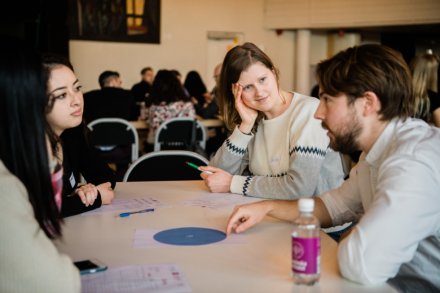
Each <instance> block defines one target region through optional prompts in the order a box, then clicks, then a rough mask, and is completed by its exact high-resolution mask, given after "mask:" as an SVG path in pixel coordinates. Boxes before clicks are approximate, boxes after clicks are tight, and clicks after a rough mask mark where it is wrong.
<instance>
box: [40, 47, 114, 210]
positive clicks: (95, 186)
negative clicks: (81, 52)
mask: <svg viewBox="0 0 440 293" xmlns="http://www.w3.org/2000/svg"><path fill="white" fill-rule="evenodd" d="M43 66H44V69H45V70H46V73H47V77H48V80H47V92H48V96H49V106H48V113H47V121H48V124H49V126H50V131H49V134H50V135H49V137H50V141H51V144H52V148H53V149H54V150H56V153H55V154H56V155H55V157H56V158H57V160H58V162H59V163H60V164H61V165H62V166H63V169H64V174H63V192H62V208H61V214H62V216H63V217H67V216H72V215H76V214H79V213H82V212H86V211H89V210H92V209H95V208H98V207H100V206H101V205H102V204H110V203H111V202H112V200H113V197H114V192H113V188H114V186H115V184H116V182H115V177H114V173H113V171H112V170H111V169H110V168H109V167H108V166H107V165H106V164H105V162H104V161H102V160H101V159H100V157H99V156H98V154H97V153H96V151H95V150H94V149H93V148H92V147H91V146H89V144H88V141H87V131H88V130H87V128H86V127H85V125H84V124H83V120H82V114H83V95H82V92H81V84H80V82H79V80H78V78H77V77H76V76H75V73H74V71H73V67H72V65H71V64H70V62H69V61H68V60H67V59H65V58H63V57H61V56H57V55H54V54H46V55H45V56H44V57H43ZM81 175H82V176H83V177H84V179H85V180H86V182H87V183H86V184H81V183H80V181H81Z"/></svg>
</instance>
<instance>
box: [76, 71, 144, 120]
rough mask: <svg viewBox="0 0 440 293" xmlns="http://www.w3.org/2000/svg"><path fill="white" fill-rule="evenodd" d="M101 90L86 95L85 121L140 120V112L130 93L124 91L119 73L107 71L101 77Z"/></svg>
mask: <svg viewBox="0 0 440 293" xmlns="http://www.w3.org/2000/svg"><path fill="white" fill-rule="evenodd" d="M99 85H100V87H101V89H99V90H92V91H89V92H87V93H85V94H84V120H85V122H86V123H90V122H92V121H93V120H96V119H98V118H115V117H116V118H122V119H125V120H138V117H139V114H140V110H139V107H138V105H136V101H135V99H134V98H133V95H132V94H131V92H130V91H128V90H125V89H123V88H122V87H121V86H122V80H121V77H120V75H119V73H118V72H116V71H109V70H106V71H104V72H102V73H101V74H100V75H99Z"/></svg>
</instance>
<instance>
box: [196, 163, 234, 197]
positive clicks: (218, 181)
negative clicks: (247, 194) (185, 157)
mask: <svg viewBox="0 0 440 293" xmlns="http://www.w3.org/2000/svg"><path fill="white" fill-rule="evenodd" d="M199 169H200V170H201V171H207V172H202V173H201V174H200V177H202V178H203V180H204V181H205V184H206V186H207V187H208V189H209V191H211V192H230V191H231V181H232V175H231V174H229V173H228V172H226V171H224V170H222V169H220V168H215V167H211V166H201V167H200V168H199Z"/></svg>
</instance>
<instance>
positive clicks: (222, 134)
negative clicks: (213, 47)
mask: <svg viewBox="0 0 440 293" xmlns="http://www.w3.org/2000/svg"><path fill="white" fill-rule="evenodd" d="M221 70H222V63H219V64H217V65H216V66H215V67H214V72H213V77H214V80H215V86H214V88H213V89H212V90H211V93H210V95H209V98H208V99H206V97H205V103H204V104H203V109H202V110H199V112H200V111H202V112H204V113H203V115H202V117H205V118H211V119H218V118H219V116H220V112H219V108H218V96H219V94H218V87H219V84H220V74H221ZM195 106H197V105H195ZM196 112H197V108H196ZM208 137H209V138H208V140H207V141H206V154H207V156H208V158H210V157H211V156H213V155H214V154H215V153H216V152H217V150H218V149H219V148H220V146H221V145H222V144H223V142H224V141H225V139H226V138H227V131H226V129H225V128H224V127H212V128H208Z"/></svg>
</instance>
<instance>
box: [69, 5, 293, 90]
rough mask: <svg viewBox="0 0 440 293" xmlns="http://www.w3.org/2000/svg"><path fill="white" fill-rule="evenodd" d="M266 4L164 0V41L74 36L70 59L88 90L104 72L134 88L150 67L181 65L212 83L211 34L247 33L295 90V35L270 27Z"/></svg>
mask: <svg viewBox="0 0 440 293" xmlns="http://www.w3.org/2000/svg"><path fill="white" fill-rule="evenodd" d="M263 7H264V0H240V1H236V0H222V1H218V0H162V1H161V10H162V12H161V43H160V44H138V43H112V42H92V41H76V40H72V41H70V42H69V47H70V48H69V49H70V59H71V61H72V63H73V65H74V67H75V71H76V73H77V75H78V78H79V79H80V81H81V83H82V84H83V87H84V91H88V90H91V89H95V88H98V87H99V85H98V81H97V80H98V76H99V74H100V73H101V72H102V71H104V70H116V71H118V72H119V73H120V74H121V77H122V80H123V86H124V87H125V88H131V86H132V85H133V84H134V83H136V82H138V81H139V80H140V74H139V71H140V70H141V69H142V68H143V67H145V66H151V67H153V68H154V69H155V71H157V70H159V69H177V70H179V71H180V72H181V74H182V75H183V77H185V75H186V73H187V72H188V71H190V70H197V71H198V72H199V73H200V74H201V75H202V77H203V79H204V81H205V83H206V84H211V79H212V72H208V71H209V70H208V63H209V61H208V39H207V32H208V31H230V32H242V33H244V41H249V42H254V43H255V44H257V45H258V46H260V47H261V48H262V49H263V50H264V51H265V52H266V53H267V54H268V55H269V56H270V57H271V58H272V60H273V61H274V63H275V65H276V66H277V67H278V68H279V69H280V72H281V76H280V83H281V86H282V87H283V88H284V89H286V90H290V89H293V86H294V84H293V72H294V37H295V33H294V32H292V31H284V32H283V33H282V34H281V35H277V34H276V33H275V31H273V30H268V29H265V28H264V27H263V13H264V11H263ZM219 61H221V60H219ZM211 63H212V61H211ZM214 63H215V62H214Z"/></svg>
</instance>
